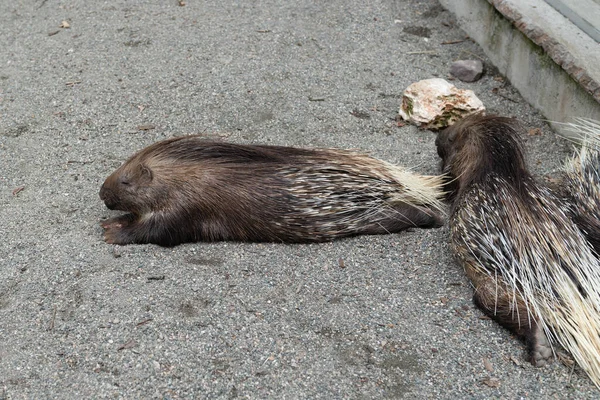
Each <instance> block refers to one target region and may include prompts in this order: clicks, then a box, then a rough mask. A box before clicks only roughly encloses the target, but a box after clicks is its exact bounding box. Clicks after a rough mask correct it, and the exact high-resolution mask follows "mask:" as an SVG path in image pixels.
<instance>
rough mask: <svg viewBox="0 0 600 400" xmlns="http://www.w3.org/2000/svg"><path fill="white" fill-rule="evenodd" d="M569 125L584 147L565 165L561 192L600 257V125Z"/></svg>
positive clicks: (585, 121) (560, 185)
mask: <svg viewBox="0 0 600 400" xmlns="http://www.w3.org/2000/svg"><path fill="white" fill-rule="evenodd" d="M566 126H567V130H570V131H572V132H575V133H576V134H577V135H578V136H579V139H580V140H581V142H582V145H581V148H580V149H579V151H578V152H577V154H575V156H573V157H572V158H570V159H569V160H568V161H567V162H566V163H565V166H564V168H563V172H564V173H563V176H562V177H561V179H559V184H558V185H557V190H558V192H559V193H560V195H561V196H562V197H563V198H564V201H565V204H567V205H568V206H569V212H570V214H571V218H572V219H573V220H574V221H575V223H576V224H577V226H579V228H580V229H581V231H582V232H583V234H584V235H585V237H586V238H587V240H588V241H589V242H590V243H591V244H592V246H593V247H594V250H595V251H596V254H600V123H598V122H595V121H592V120H586V119H579V120H578V121H577V122H576V123H570V124H566Z"/></svg>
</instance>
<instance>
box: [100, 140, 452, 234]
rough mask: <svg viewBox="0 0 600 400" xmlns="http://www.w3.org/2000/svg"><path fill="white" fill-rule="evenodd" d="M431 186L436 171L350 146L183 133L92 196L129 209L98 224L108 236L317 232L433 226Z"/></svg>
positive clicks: (436, 207)
mask: <svg viewBox="0 0 600 400" xmlns="http://www.w3.org/2000/svg"><path fill="white" fill-rule="evenodd" d="M139 171H142V172H139ZM143 171H146V172H143ZM123 177H125V181H126V183H128V185H126V186H123V185H120V183H119V182H121V181H122V180H123ZM140 180H144V184H143V185H140V184H136V183H139V181H140ZM131 183H133V184H134V185H132V184H131ZM440 187H441V179H440V178H439V177H426V176H419V175H416V174H412V173H410V172H409V171H407V170H405V169H403V168H401V167H397V166H394V165H392V164H389V163H386V162H383V161H380V160H377V159H375V158H372V157H369V156H366V155H363V154H359V153H355V152H351V151H345V150H337V149H298V148H291V147H278V146H259V145H237V144H232V143H221V142H211V141H207V140H203V139H202V138H200V137H198V136H187V137H181V138H176V139H170V140H166V141H163V142H159V143H155V144H154V145H151V146H149V147H147V148H146V149H143V150H142V151H140V152H139V153H137V154H135V155H134V156H132V157H131V158H130V159H129V160H128V161H127V162H126V163H125V164H124V165H123V166H121V167H120V168H119V169H118V170H117V171H115V172H114V173H113V174H112V175H111V176H110V177H109V178H107V180H106V182H105V183H104V185H103V188H102V190H101V198H102V199H103V200H104V201H105V203H106V204H107V206H108V207H109V208H113V209H119V210H123V211H129V212H131V213H132V214H133V216H134V217H133V218H130V220H134V222H133V223H132V224H130V225H128V226H127V227H125V228H123V227H120V230H112V232H111V233H110V234H109V235H108V236H110V237H108V236H107V234H106V232H105V238H107V241H109V242H113V243H123V244H124V243H132V242H133V243H145V242H150V243H158V244H164V245H174V244H178V243H181V242H186V241H198V240H208V241H211V240H242V241H275V242H317V241H326V240H332V239H335V238H339V237H344V236H350V235H357V234H378V233H390V232H398V231H400V230H402V229H405V228H407V227H411V226H421V227H432V226H438V225H440V224H441V217H440V215H439V214H440V210H441V209H442V207H441V202H440V198H441V196H442V193H441V190H440ZM127 224H129V221H124V225H127ZM109 225H110V223H107V224H104V225H103V226H104V227H105V229H107V226H109ZM113 233H114V234H115V235H114V236H115V238H114V240H113V238H112V236H111V235H112V234H113Z"/></svg>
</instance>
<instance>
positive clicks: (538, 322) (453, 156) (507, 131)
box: [436, 115, 600, 387]
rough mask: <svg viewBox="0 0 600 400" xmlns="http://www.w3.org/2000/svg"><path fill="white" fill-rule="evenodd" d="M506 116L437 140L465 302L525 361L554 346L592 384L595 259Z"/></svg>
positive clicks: (598, 372)
mask: <svg viewBox="0 0 600 400" xmlns="http://www.w3.org/2000/svg"><path fill="white" fill-rule="evenodd" d="M517 127H518V125H517V124H516V122H515V121H514V120H512V119H508V118H502V117H495V116H481V115H475V116H471V117H467V118H465V119H464V120H462V121H459V122H458V123H456V124H455V125H453V126H451V127H450V128H447V129H446V130H444V131H442V132H441V133H440V134H439V135H438V138H437V140H436V146H437V149H438V154H439V155H440V157H441V158H442V169H443V171H444V172H445V173H447V174H448V176H449V178H450V179H452V180H451V181H449V183H448V185H447V189H449V190H451V192H452V193H451V194H450V198H451V199H452V200H453V204H452V209H451V214H450V218H449V226H450V232H451V245H452V249H453V252H454V253H455V254H456V256H457V259H458V260H459V262H460V263H461V264H462V265H463V266H464V268H465V271H466V273H467V275H468V277H469V279H470V280H471V282H472V283H473V286H474V288H475V294H474V301H475V303H476V304H477V305H478V306H479V307H480V308H481V309H483V311H484V312H485V313H486V314H487V315H489V316H490V317H491V318H493V319H494V320H496V321H498V322H499V323H500V324H502V325H504V326H506V327H508V328H509V329H511V330H513V331H514V332H515V333H517V334H518V335H520V336H522V337H524V339H525V340H526V342H527V344H528V347H529V356H530V360H531V362H532V363H533V364H534V365H538V366H539V365H544V364H545V363H546V362H548V361H549V360H550V359H551V358H552V355H553V349H552V343H553V342H558V343H560V344H561V345H562V346H563V347H564V348H565V349H567V350H568V351H570V352H571V354H572V355H573V357H574V359H575V360H576V361H577V363H578V364H579V365H580V366H581V367H582V368H583V369H584V370H585V371H586V372H587V374H588V375H589V376H590V377H591V379H592V381H593V382H594V383H595V384H596V385H597V386H599V387H600V265H599V262H598V260H597V259H596V257H595V256H594V254H593V250H592V248H591V246H590V244H589V243H588V242H587V240H586V239H585V237H584V236H583V235H582V233H581V232H580V231H579V229H578V228H577V226H576V225H575V224H574V223H573V221H571V219H570V218H569V217H568V215H567V213H566V211H565V210H564V208H563V207H562V206H561V203H560V201H559V199H558V198H557V197H556V196H555V195H554V194H553V193H552V192H551V191H550V190H548V189H547V188H545V187H543V186H541V185H539V184H537V183H536V182H535V181H534V179H533V178H532V176H531V174H530V173H529V172H528V170H527V168H526V165H525V160H524V157H523V154H522V150H521V144H520V140H519V136H518V129H517Z"/></svg>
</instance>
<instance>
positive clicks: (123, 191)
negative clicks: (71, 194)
mask: <svg viewBox="0 0 600 400" xmlns="http://www.w3.org/2000/svg"><path fill="white" fill-rule="evenodd" d="M154 192H156V188H155V187H154V186H153V173H152V170H151V169H150V168H148V167H147V166H145V165H144V164H142V163H141V162H139V161H138V160H137V159H135V158H134V159H132V160H129V161H127V162H126V163H125V164H124V165H122V166H121V167H120V168H119V169H117V170H116V171H115V172H114V173H113V174H112V175H110V176H109V177H108V178H106V181H104V184H103V185H102V188H101V189H100V199H101V200H102V201H104V204H106V207H108V208H109V209H111V210H121V211H129V212H132V213H134V214H141V213H143V212H145V211H148V210H149V209H151V207H152V203H153V202H154V201H153V199H155V198H156V194H155V193H154Z"/></svg>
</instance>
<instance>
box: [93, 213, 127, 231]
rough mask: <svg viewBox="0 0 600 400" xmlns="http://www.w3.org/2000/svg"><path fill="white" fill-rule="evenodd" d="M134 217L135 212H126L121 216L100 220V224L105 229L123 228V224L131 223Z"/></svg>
mask: <svg viewBox="0 0 600 400" xmlns="http://www.w3.org/2000/svg"><path fill="white" fill-rule="evenodd" d="M134 219H135V217H134V216H133V214H125V215H121V216H119V217H115V218H109V219H105V220H104V221H100V226H101V227H102V228H103V229H108V228H110V227H117V228H121V227H123V226H127V225H129V224H130V223H131V222H133V220H134Z"/></svg>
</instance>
